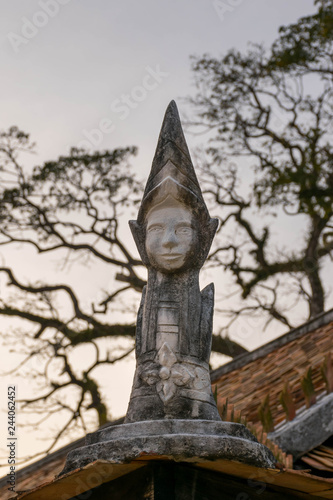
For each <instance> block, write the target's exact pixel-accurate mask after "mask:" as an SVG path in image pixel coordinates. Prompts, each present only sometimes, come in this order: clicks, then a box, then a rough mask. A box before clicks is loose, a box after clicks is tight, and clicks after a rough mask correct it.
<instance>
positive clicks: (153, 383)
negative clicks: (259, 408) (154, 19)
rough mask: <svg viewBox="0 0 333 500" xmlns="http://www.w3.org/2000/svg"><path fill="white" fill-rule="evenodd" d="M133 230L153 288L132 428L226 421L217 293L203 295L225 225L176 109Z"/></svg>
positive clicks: (140, 346)
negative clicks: (203, 277)
mask: <svg viewBox="0 0 333 500" xmlns="http://www.w3.org/2000/svg"><path fill="white" fill-rule="evenodd" d="M130 225H131V229H132V232H133V236H134V238H135V241H136V244H137V247H138V250H139V252H140V255H141V257H142V260H143V262H144V263H145V265H146V266H147V268H148V283H147V286H146V288H145V290H144V293H143V295H142V302H141V306H140V310H139V313H138V321H137V332H136V358H137V369H136V373H135V377H134V383H133V390H132V394H131V399H130V403H129V407H128V411H127V415H126V422H136V421H140V420H152V419H162V418H168V419H176V418H180V419H184V418H188V419H204V420H220V416H219V414H218V411H217V408H216V404H215V401H214V398H213V395H212V392H211V384H210V376H209V365H208V362H209V356H210V350H211V335H212V321H213V307H214V287H213V285H212V284H211V285H209V286H208V287H206V288H205V289H204V290H203V291H202V292H200V288H199V271H200V268H201V267H202V265H203V263H204V261H205V259H206V256H207V254H208V251H209V248H210V245H211V242H212V239H213V237H214V234H215V231H216V227H217V220H216V219H211V218H210V215H209V213H208V210H207V207H206V205H205V202H204V200H203V197H202V193H201V189H200V186H199V183H198V180H197V177H196V175H195V172H194V168H193V165H192V162H191V158H190V154H189V152H188V148H187V145H186V142H185V138H184V135H183V132H182V128H181V124H180V120H179V115H178V111H177V107H176V105H175V103H174V102H172V103H170V105H169V107H168V109H167V111H166V114H165V118H164V122H163V125H162V130H161V133H160V137H159V141H158V145H157V149H156V154H155V157H154V160H153V166H152V169H151V173H150V175H149V179H148V181H147V186H146V190H145V193H144V197H143V200H142V203H141V206H140V209H139V214H138V219H137V221H131V222H130Z"/></svg>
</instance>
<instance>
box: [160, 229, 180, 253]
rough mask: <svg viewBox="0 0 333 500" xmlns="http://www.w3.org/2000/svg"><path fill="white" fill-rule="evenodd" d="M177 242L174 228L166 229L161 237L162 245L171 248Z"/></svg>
mask: <svg viewBox="0 0 333 500" xmlns="http://www.w3.org/2000/svg"><path fill="white" fill-rule="evenodd" d="M177 244H178V242H177V236H176V233H175V231H174V230H169V231H166V232H165V234H164V237H163V241H162V245H163V246H164V248H169V249H170V248H173V247H175V246H176V245H177Z"/></svg>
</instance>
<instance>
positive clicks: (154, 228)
mask: <svg viewBox="0 0 333 500" xmlns="http://www.w3.org/2000/svg"><path fill="white" fill-rule="evenodd" d="M162 229H163V228H162V226H152V227H150V228H148V233H159V232H161V231H162Z"/></svg>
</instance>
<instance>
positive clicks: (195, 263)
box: [61, 102, 274, 474]
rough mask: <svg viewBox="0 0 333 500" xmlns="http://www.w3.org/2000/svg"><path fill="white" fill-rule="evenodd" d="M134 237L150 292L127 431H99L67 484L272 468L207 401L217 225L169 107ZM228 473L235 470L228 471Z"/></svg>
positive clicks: (69, 465)
mask: <svg viewBox="0 0 333 500" xmlns="http://www.w3.org/2000/svg"><path fill="white" fill-rule="evenodd" d="M130 225H131V229H132V232H133V235H134V238H135V241H136V244H137V247H138V249H139V252H140V255H141V258H142V261H143V263H144V264H145V265H146V266H147V268H148V283H147V285H146V287H145V288H144V290H143V294H142V300H141V305H140V309H139V312H138V319H137V332H136V358H137V367H136V372H135V377H134V383H133V389H132V394H131V399H130V402H129V406H128V411H127V415H126V419H125V423H124V424H120V425H110V426H109V427H106V428H101V429H99V430H98V431H97V432H95V433H93V434H88V435H87V437H86V446H83V447H82V448H78V449H75V450H73V451H71V452H70V453H69V454H68V456H67V461H66V465H65V468H64V470H63V471H62V472H61V474H65V473H67V472H69V471H71V470H74V469H77V468H81V467H84V466H85V465H87V464H89V463H91V462H94V461H95V460H107V461H108V462H109V463H112V464H114V466H115V467H117V465H119V466H120V467H122V465H123V464H128V463H130V462H131V461H133V460H134V461H135V460H136V459H137V458H139V459H140V458H142V457H143V456H144V458H145V460H156V456H158V457H160V458H161V459H163V460H175V461H181V462H186V461H188V462H190V463H193V462H196V461H199V462H201V463H202V462H205V461H210V460H217V459H223V460H232V461H233V464H235V462H246V463H248V464H252V465H255V466H257V467H274V457H273V455H272V453H271V452H270V451H269V450H268V449H267V448H266V447H265V446H263V445H261V444H259V443H258V442H257V440H256V438H255V437H254V436H253V435H252V434H251V432H250V431H249V430H248V429H247V428H246V427H245V426H244V425H241V424H238V423H231V422H222V421H221V419H220V416H219V413H218V411H217V408H216V405H215V401H214V398H213V395H212V391H211V384H210V376H209V366H208V361H209V356H210V350H211V336H212V318H213V306H214V287H213V285H212V284H210V285H208V286H207V287H206V288H205V289H204V290H203V291H202V292H200V289H199V271H200V269H201V267H202V265H203V263H204V261H205V259H206V257H207V254H208V251H209V249H210V246H211V243H212V240H213V237H214V234H215V231H216V228H217V220H216V219H211V218H210V216H209V213H208V210H207V207H206V205H205V202H204V200H203V197H202V193H201V190H200V187H199V184H198V181H197V178H196V175H195V172H194V169H193V165H192V162H191V158H190V155H189V152H188V149H187V146H186V142H185V138H184V135H183V131H182V128H181V124H180V120H179V116H178V111H177V108H176V104H175V103H174V102H171V103H170V105H169V107H168V109H167V111H166V115H165V118H164V122H163V125H162V130H161V133H160V137H159V140H158V145H157V149H156V153H155V157H154V160H153V165H152V169H151V172H150V176H149V179H148V182H147V186H146V189H145V192H144V196H143V200H142V203H141V207H140V210H139V214H138V219H137V220H136V221H131V222H130ZM235 466H237V465H236V464H235Z"/></svg>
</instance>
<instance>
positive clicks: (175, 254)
mask: <svg viewBox="0 0 333 500" xmlns="http://www.w3.org/2000/svg"><path fill="white" fill-rule="evenodd" d="M161 256H162V257H164V258H167V259H168V258H169V259H175V258H177V257H181V256H182V254H181V253H162V255H161Z"/></svg>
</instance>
